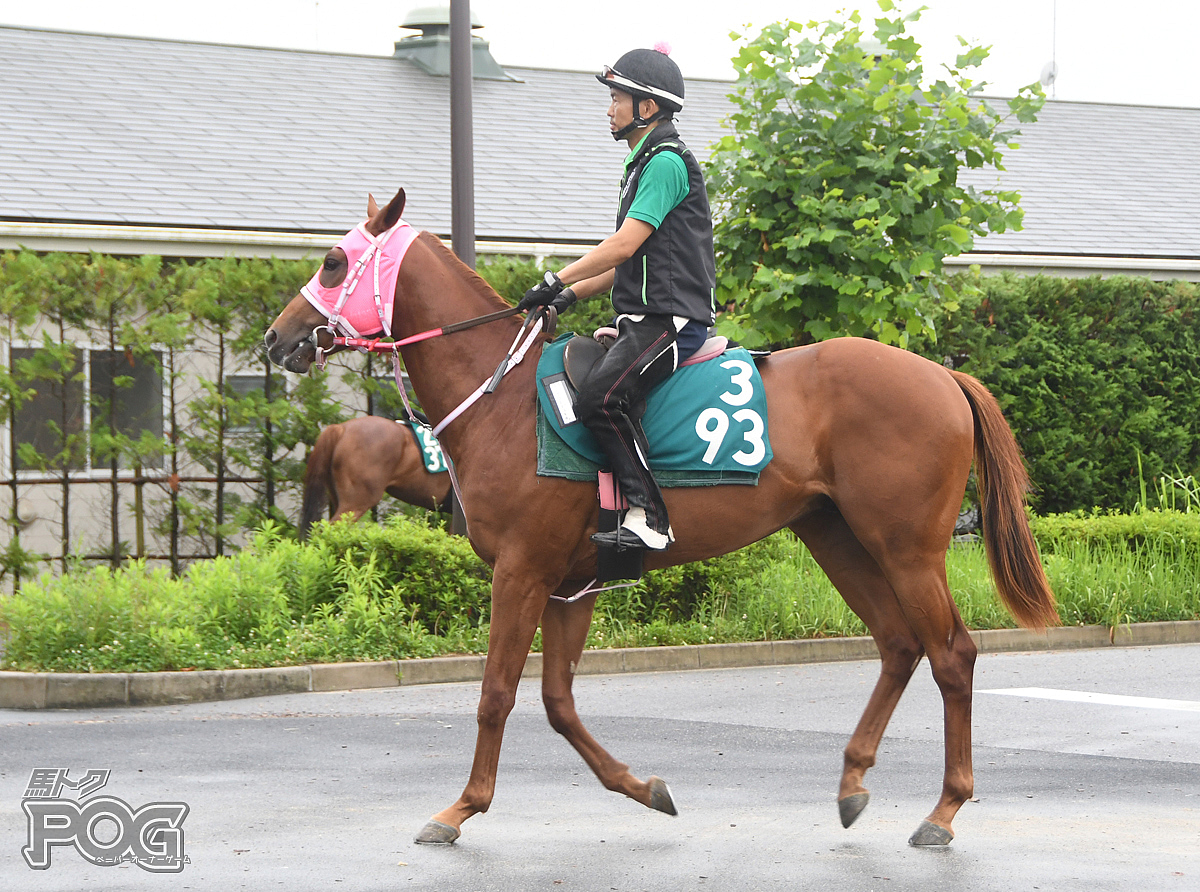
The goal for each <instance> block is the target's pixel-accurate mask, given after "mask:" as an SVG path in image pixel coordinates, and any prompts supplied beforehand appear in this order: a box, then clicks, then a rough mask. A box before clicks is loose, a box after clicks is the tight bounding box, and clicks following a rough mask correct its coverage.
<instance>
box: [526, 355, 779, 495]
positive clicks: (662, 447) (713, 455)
mask: <svg viewBox="0 0 1200 892" xmlns="http://www.w3.org/2000/svg"><path fill="white" fill-rule="evenodd" d="M572 337H574V335H573V334H571V333H570V332H568V333H566V334H564V335H561V336H560V337H558V338H557V339H556V340H554V341H552V342H550V343H549V344H546V346H545V347H543V348H542V356H541V359H540V360H538V369H537V387H538V413H537V434H538V469H537V470H538V474H540V475H541V476H543V477H565V478H567V479H569V480H595V479H596V472H597V471H599V470H600V468H601V467H602V466H604V465H607V461H606V459H605V457H604V453H603V452H602V451H601V449H600V446H599V444H597V443H596V440H595V438H594V437H593V436H592V435H591V433H590V432H589V431H588V430H587V428H585V427H584V426H583V424H581V423H580V422H579V421H578V419H577V418H575V415H574V398H575V392H574V389H573V388H572V387H571V386H570V383H569V382H568V381H567V380H566V373H565V372H564V371H563V351H564V350H565V349H566V346H567V341H569V340H570V339H571V338H572ZM642 427H643V429H644V430H645V431H646V439H647V440H648V441H649V443H650V456H649V460H650V467H651V469H652V470H653V471H654V478H655V479H656V480H657V481H658V483H659V485H660V486H664V487H671V486H716V485H718V484H726V483H741V484H749V485H751V486H752V485H754V484H756V483H758V475H759V472H761V471H762V469H763V468H764V467H766V466H767V463H768V462H769V461H770V460H771V457H772V452H771V444H770V441H769V439H768V437H767V400H766V395H765V393H764V391H763V386H762V378H761V377H760V376H759V374H758V369H757V368H755V365H754V360H753V359H752V358H751V356H750V354H749V353H748V352H746V350H744V349H743V348H741V347H735V348H733V349H730V350H726V351H725V353H723V354H722V355H721V356H719V357H717V358H716V359H710V360H708V361H707V362H701V363H697V364H696V365H691V366H684V367H683V368H681V369H679V370H677V371H676V372H675V373H674V374H672V375H671V377H669V378H668V379H667V380H666V381H664V382H662V383H661V384H659V385H658V386H657V387H655V388H654V389H653V390H652V391H650V396H649V398H648V399H647V402H646V414H645V416H644V417H643V418H642Z"/></svg>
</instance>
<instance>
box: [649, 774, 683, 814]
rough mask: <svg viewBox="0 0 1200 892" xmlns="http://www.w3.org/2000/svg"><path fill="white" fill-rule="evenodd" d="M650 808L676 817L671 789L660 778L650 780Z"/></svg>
mask: <svg viewBox="0 0 1200 892" xmlns="http://www.w3.org/2000/svg"><path fill="white" fill-rule="evenodd" d="M650 807H651V808H652V809H654V810H655V811H660V812H662V813H663V814H667V815H677V814H679V812H678V811H676V809H675V799H674V797H673V796H671V788H670V787H668V786H667V782H666V781H665V780H663V779H662V778H661V777H652V778H650Z"/></svg>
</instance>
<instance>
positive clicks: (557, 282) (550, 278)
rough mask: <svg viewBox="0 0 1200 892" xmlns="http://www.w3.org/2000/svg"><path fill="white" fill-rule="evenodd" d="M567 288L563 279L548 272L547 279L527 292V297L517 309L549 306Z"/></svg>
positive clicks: (522, 299)
mask: <svg viewBox="0 0 1200 892" xmlns="http://www.w3.org/2000/svg"><path fill="white" fill-rule="evenodd" d="M565 287H566V286H565V285H563V283H562V279H560V278H559V277H558V276H557V275H555V274H554V273H552V272H550V271H549V270H547V271H546V276H545V278H544V279H543V280H542V281H541V282H538V283H537V284H536V285H534V286H533V287H532V288H530V289H529V290H528V291H526V292H525V296H524V297H523V298H521V300H520V302H519V303H518V304H517V309H518V310H529V309H531V308H533V307H545V306H549V305H550V304H551V303H552V302H553V301H554V299H555V298H556V297H558V296H559V295H560V294H562V292H563V289H564V288H565Z"/></svg>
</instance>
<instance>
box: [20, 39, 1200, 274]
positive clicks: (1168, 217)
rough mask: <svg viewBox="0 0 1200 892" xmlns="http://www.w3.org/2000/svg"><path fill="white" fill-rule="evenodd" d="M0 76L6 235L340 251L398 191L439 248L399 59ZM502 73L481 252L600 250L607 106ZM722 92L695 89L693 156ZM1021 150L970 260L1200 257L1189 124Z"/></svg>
mask: <svg viewBox="0 0 1200 892" xmlns="http://www.w3.org/2000/svg"><path fill="white" fill-rule="evenodd" d="M0 58H4V59H5V65H3V66H0V104H2V105H3V107H4V109H5V112H4V114H3V115H0V178H2V179H0V181H2V182H3V189H0V217H3V218H8V219H37V220H79V221H88V222H102V221H106V220H107V221H113V222H122V223H137V224H147V225H161V226H173V225H185V226H212V227H221V228H242V227H253V228H268V229H269V228H276V229H289V230H292V229H294V230H305V231H317V232H320V231H328V232H331V233H340V232H342V231H344V230H346V229H348V228H349V227H350V226H351V225H353V224H354V223H355V222H357V221H358V220H359V219H361V217H362V215H363V211H364V207H365V201H366V193H367V192H368V191H373V192H374V193H375V194H376V197H377V198H379V199H380V200H383V199H384V198H387V197H390V196H391V195H392V194H393V193H394V191H395V189H396V188H397V187H398V186H404V187H405V189H406V191H407V193H408V208H407V212H406V214H405V216H406V217H407V218H408V219H409V220H410V222H412V223H413V224H415V225H418V226H421V227H423V228H427V229H432V230H434V231H436V232H442V233H447V232H449V230H450V172H449V166H450V146H449V141H450V122H449V109H448V105H449V81H448V80H447V79H445V78H436V77H430V76H428V75H425V74H423V73H422V72H421V71H420V70H419V69H417V68H416V67H415V66H413V65H411V64H409V63H405V62H398V61H396V60H394V59H391V58H384V57H371V56H351V55H337V54H328V53H313V52H296V51H290V50H273V49H261V48H249V47H235V46H220V45H213V44H199V43H186V42H175V41H162V40H145V39H139V38H122V37H108V36H99V35H88V34H74V33H65V32H54V31H43V30H36V29H23V28H5V27H0ZM34 73H36V75H35V74H34ZM510 73H511V74H512V75H514V76H515V77H517V78H519V81H518V82H502V81H477V82H476V84H475V90H474V108H475V182H476V211H475V214H476V230H477V234H478V236H479V237H480V238H482V239H521V240H537V241H549V242H558V241H572V240H578V241H595V240H598V239H600V238H603V237H604V236H605V235H606V234H608V233H609V232H611V229H612V223H613V215H614V211H615V200H616V189H617V182H618V179H619V176H620V172H621V163H622V160H623V157H624V147H623V146H618V145H616V144H614V143H613V142H612V140H611V138H610V137H609V135H608V129H607V121H606V119H605V114H604V112H605V108H606V97H605V95H604V91H603V88H602V87H600V85H598V84H597V83H596V82H595V81H594V80H593V78H592V75H590V74H587V73H581V72H568V71H556V70H538V69H510ZM730 90H731V85H730V84H728V83H723V82H716V81H689V82H688V85H687V96H688V104H687V108H686V109H685V111H684V113H683V114H682V115H680V121H679V128H680V131H681V133H682V134H683V136H684V138H685V139H686V140H687V141H688V143H689V145H691V146H692V148H693V149H694V150H695V151H696V154H697V156H698V157H700V158H701V159H703V158H706V157H707V155H708V145H709V144H710V143H711V142H712V141H713V140H715V139H716V138H718V137H719V136H720V135H721V133H722V121H723V119H724V117H725V115H726V114H727V113H728V112H729V111H730V106H729V102H728V99H727V94H728V93H729V92H730ZM535 134H536V135H535ZM1019 141H1020V143H1021V148H1020V149H1019V150H1016V151H1009V152H1008V153H1007V154H1006V157H1005V162H1006V166H1007V168H1008V169H1007V170H1006V171H1003V172H1000V173H999V174H997V172H995V171H970V172H968V173H967V174H966V175H965V176H964V179H965V180H966V181H967V182H970V183H973V184H975V185H976V186H977V187H979V188H995V187H996V186H997V185H1000V186H1002V187H1003V188H1010V189H1016V190H1018V191H1020V192H1021V193H1022V196H1023V199H1022V205H1023V207H1024V208H1025V214H1026V217H1025V220H1026V228H1025V230H1024V231H1022V232H1016V233H1004V234H1001V235H994V236H989V237H988V238H987V239H985V240H982V241H980V242H979V243H978V244H977V245H976V249H977V250H984V251H1001V252H1009V251H1012V252H1029V253H1085V254H1116V255H1120V254H1146V255H1158V256H1186V257H1196V256H1200V226H1198V225H1197V223H1196V221H1197V220H1200V170H1198V169H1197V165H1196V164H1195V163H1194V158H1195V152H1196V150H1195V147H1196V145H1198V144H1200V110H1198V109H1169V108H1146V107H1138V106H1116V105H1100V104H1087V103H1066V102H1051V103H1048V104H1047V105H1046V108H1045V109H1044V110H1043V112H1042V114H1041V116H1040V120H1039V121H1038V123H1037V124H1035V125H1030V126H1027V127H1026V128H1025V133H1023V134H1022V136H1021V137H1019Z"/></svg>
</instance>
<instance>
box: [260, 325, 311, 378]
mask: <svg viewBox="0 0 1200 892" xmlns="http://www.w3.org/2000/svg"><path fill="white" fill-rule="evenodd" d="M263 344H264V345H265V346H266V348H267V358H268V359H270V360H271V362H273V363H275V365H277V366H280V367H281V368H284V369H286V370H287V371H289V372H297V373H299V374H304V373H305V372H307V371H308V370H309V367H310V366H312V364H313V361H314V360H315V359H316V356H317V351H316V348H315V346H314V345H313V343H312V339H311V338H302V339H300V340H298V341H296V342H295V343H292V344H288V343H287V342H286V341H284V340H282V339H281V338H280V336H279V333H278V332H277V331H276V330H275V329H274V328H271V329H268V330H267V333H266V334H265V335H263Z"/></svg>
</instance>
